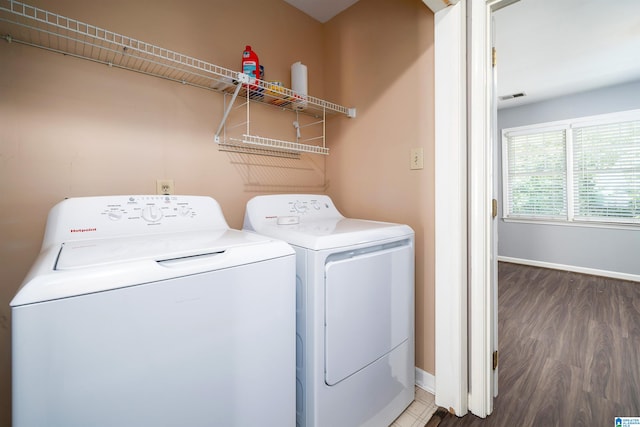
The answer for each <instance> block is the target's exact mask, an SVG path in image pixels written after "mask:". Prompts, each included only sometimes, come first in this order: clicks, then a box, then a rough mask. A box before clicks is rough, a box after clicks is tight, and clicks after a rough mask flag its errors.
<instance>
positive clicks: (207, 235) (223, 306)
mask: <svg viewBox="0 0 640 427" xmlns="http://www.w3.org/2000/svg"><path fill="white" fill-rule="evenodd" d="M11 314H12V358H13V361H12V373H13V386H12V393H13V426H14V427H36V426H38V427H39V426H49V427H56V426H59V427H74V426H77V427H86V426H92V427H113V426H120V427H121V426H131V427H141V426H154V427H158V426H175V427H178V426H180V427H181V426H190V427H193V426H202V427H205V426H206V427H210V426H252V425H254V426H255V425H270V426H276V425H277V426H293V425H295V253H294V251H293V249H292V248H291V247H290V246H289V245H288V244H286V243H284V242H281V241H275V240H274V239H272V238H265V237H261V236H257V235H255V234H254V233H247V232H243V231H238V230H231V229H229V227H228V225H227V223H226V221H225V219H224V217H223V214H222V211H221V209H220V206H219V205H218V203H217V202H216V201H215V200H214V199H212V198H209V197H196V196H113V197H88V198H73V199H67V200H64V201H63V202H61V203H59V204H57V205H56V206H55V207H54V208H53V209H52V210H51V211H50V213H49V217H48V220H47V225H46V231H45V236H44V241H43V244H42V250H41V253H40V255H39V257H38V259H37V260H36V262H35V264H34V265H33V267H32V269H31V271H30V272H29V274H28V276H27V278H26V279H25V281H24V283H23V285H22V287H21V288H20V289H19V291H18V293H17V295H16V296H15V298H14V299H13V300H12V301H11Z"/></svg>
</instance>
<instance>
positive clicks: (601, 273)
mask: <svg viewBox="0 0 640 427" xmlns="http://www.w3.org/2000/svg"><path fill="white" fill-rule="evenodd" d="M498 261H504V262H511V263H514V264H524V265H531V266H533V267H543V268H551V269H554V270H564V271H573V272H574V273H583V274H592V275H594V276H603V277H611V278H612V279H621V280H631V281H633V282H640V275H637V274H628V273H619V272H617V271H609V270H598V269H595V268H587V267H577V266H575V265H565V264H556V263H553V262H546V261H535V260H530V259H522V258H511V257H506V256H498Z"/></svg>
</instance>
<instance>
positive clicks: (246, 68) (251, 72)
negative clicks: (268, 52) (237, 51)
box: [242, 45, 261, 83]
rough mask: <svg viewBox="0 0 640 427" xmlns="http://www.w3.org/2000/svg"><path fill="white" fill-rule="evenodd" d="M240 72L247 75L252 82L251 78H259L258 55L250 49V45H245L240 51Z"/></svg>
mask: <svg viewBox="0 0 640 427" xmlns="http://www.w3.org/2000/svg"><path fill="white" fill-rule="evenodd" d="M242 72H243V73H244V74H246V75H248V76H249V79H250V80H249V82H251V83H253V79H260V78H261V76H260V61H258V55H256V53H255V52H254V51H253V50H251V46H249V45H247V46H246V47H245V48H244V52H242Z"/></svg>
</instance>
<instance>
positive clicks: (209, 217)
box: [43, 195, 229, 247]
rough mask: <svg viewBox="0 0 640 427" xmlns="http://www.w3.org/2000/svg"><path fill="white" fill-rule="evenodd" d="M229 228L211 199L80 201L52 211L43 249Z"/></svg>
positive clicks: (107, 198) (104, 198)
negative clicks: (91, 241)
mask: <svg viewBox="0 0 640 427" xmlns="http://www.w3.org/2000/svg"><path fill="white" fill-rule="evenodd" d="M228 228H229V226H228V225H227V222H226V221H225V219H224V215H223V214H222V210H221V209H220V205H219V204H218V202H216V201H215V200H214V199H212V198H210V197H203V196H175V195H171V196H158V195H135V196H102V197H77V198H70V199H66V200H64V201H62V202H60V203H58V204H57V205H56V206H54V207H53V209H51V211H50V213H49V217H48V218H47V227H46V230H45V237H44V241H43V247H45V246H48V245H50V244H59V243H62V242H68V241H75V240H87V239H100V238H111V237H118V236H127V235H145V234H153V233H166V232H183V231H197V230H219V229H228Z"/></svg>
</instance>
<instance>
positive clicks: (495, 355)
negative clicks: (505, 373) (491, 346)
mask: <svg viewBox="0 0 640 427" xmlns="http://www.w3.org/2000/svg"><path fill="white" fill-rule="evenodd" d="M496 369H498V350H496V351H494V352H493V370H494V371H495V370H496Z"/></svg>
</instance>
